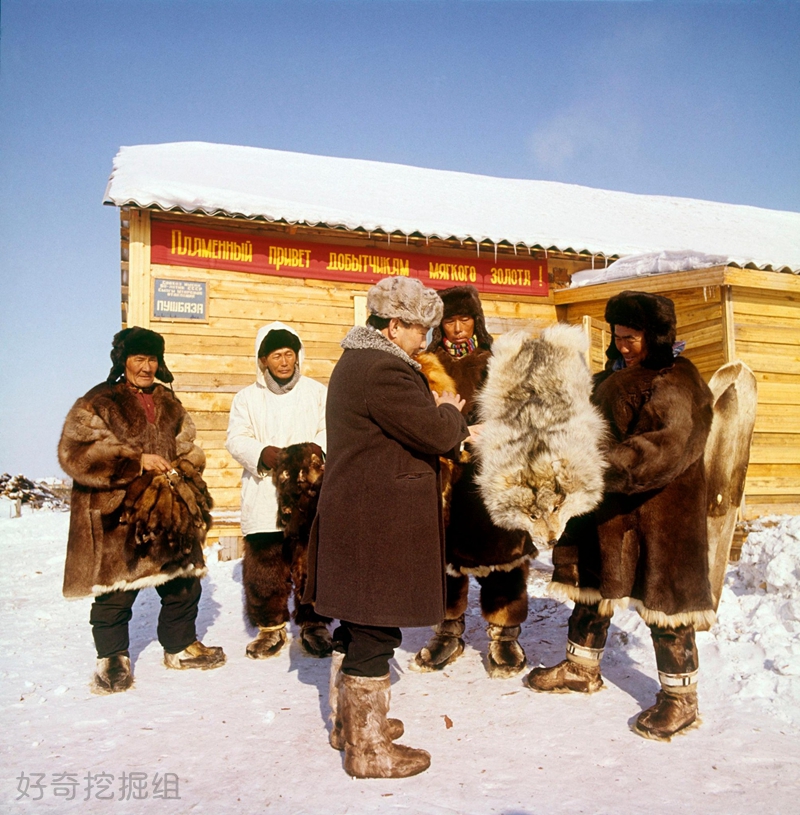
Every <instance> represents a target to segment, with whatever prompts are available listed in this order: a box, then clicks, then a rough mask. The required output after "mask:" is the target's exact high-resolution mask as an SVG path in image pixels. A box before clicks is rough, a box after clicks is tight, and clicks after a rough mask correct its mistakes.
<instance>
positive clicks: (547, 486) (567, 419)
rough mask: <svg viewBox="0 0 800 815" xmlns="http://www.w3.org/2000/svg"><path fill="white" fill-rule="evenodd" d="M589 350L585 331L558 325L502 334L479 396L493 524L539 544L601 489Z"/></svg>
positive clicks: (482, 471) (482, 468)
mask: <svg viewBox="0 0 800 815" xmlns="http://www.w3.org/2000/svg"><path fill="white" fill-rule="evenodd" d="M586 348H587V339H586V337H585V335H584V333H583V331H582V330H581V329H580V328H577V327H573V326H568V325H566V324H562V323H557V324H555V325H552V326H549V327H548V328H546V329H545V330H544V331H543V332H542V334H541V336H540V337H539V338H538V339H533V338H532V337H531V336H530V335H528V334H526V333H524V332H521V331H515V332H510V333H508V334H504V335H503V336H501V337H500V338H499V339H498V340H496V341H495V344H494V347H493V349H492V350H493V352H494V355H493V357H492V359H491V360H490V362H489V369H488V377H487V380H486V384H485V386H484V387H483V390H482V391H481V393H480V395H479V397H478V408H479V413H480V417H481V421H482V422H483V423H484V428H483V433H482V435H481V439H480V442H479V444H478V454H479V471H478V478H477V481H478V486H479V488H480V491H481V494H482V496H483V500H484V502H485V504H486V508H487V509H488V510H489V513H490V515H491V517H492V520H493V521H494V522H495V523H496V524H497V525H498V526H500V527H503V528H504V529H524V530H527V531H528V532H529V533H530V535H531V537H532V538H533V542H534V543H535V544H536V545H537V546H542V545H544V546H549V545H552V544H553V543H554V542H555V541H556V540H558V538H559V537H560V535H561V533H562V532H563V530H564V526H565V525H566V523H567V521H568V520H569V518H571V517H572V516H573V515H582V514H583V513H585V512H588V511H590V510H591V509H593V508H594V507H595V506H596V505H597V504H598V503H599V502H600V499H601V497H602V494H603V470H604V460H603V453H602V446H603V443H604V438H605V435H606V425H605V422H604V420H603V419H602V417H601V416H600V413H599V412H598V411H597V409H596V408H595V407H594V406H593V405H592V404H591V402H590V397H591V393H592V377H591V374H590V373H589V370H588V368H587V366H586V363H585V360H584V356H583V355H584V354H585V352H586Z"/></svg>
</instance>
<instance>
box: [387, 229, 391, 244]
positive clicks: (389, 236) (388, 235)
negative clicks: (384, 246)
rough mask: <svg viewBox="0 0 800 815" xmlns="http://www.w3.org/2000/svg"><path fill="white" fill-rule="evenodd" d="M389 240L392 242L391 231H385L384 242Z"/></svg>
mask: <svg viewBox="0 0 800 815" xmlns="http://www.w3.org/2000/svg"><path fill="white" fill-rule="evenodd" d="M391 242H392V233H391V232H387V233H386V243H391Z"/></svg>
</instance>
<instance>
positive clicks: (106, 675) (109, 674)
mask: <svg viewBox="0 0 800 815" xmlns="http://www.w3.org/2000/svg"><path fill="white" fill-rule="evenodd" d="M132 685H133V674H132V673H131V658H130V657H129V656H128V654H127V653H125V654H113V655H112V656H110V657H98V659H97V666H96V668H95V671H94V676H93V677H92V686H91V690H92V693H98V694H108V693H121V692H122V691H126V690H128V688H130V687H131V686H132Z"/></svg>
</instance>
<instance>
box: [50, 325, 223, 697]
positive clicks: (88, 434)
mask: <svg viewBox="0 0 800 815" xmlns="http://www.w3.org/2000/svg"><path fill="white" fill-rule="evenodd" d="M111 361H112V363H113V366H112V368H111V372H110V374H109V375H108V378H107V380H106V381H105V382H103V383H101V384H100V385H97V386H95V387H94V388H92V389H91V390H90V391H89V392H88V393H87V394H86V395H85V396H82V397H81V398H80V399H78V401H77V402H76V403H75V405H74V406H73V407H72V409H71V410H70V412H69V414H68V415H67V418H66V421H65V423H64V429H63V432H62V434H61V440H60V442H59V445H58V460H59V463H60V464H61V467H62V468H63V470H64V472H66V473H67V474H68V475H69V476H71V477H72V479H73V485H72V499H71V504H70V526H69V540H68V543H67V561H66V566H65V569H64V595H65V596H66V597H70V598H72V597H85V596H87V595H94V602H93V603H92V609H91V614H90V618H89V619H90V622H91V624H92V634H93V636H94V641H95V646H96V648H97V669H96V672H95V675H94V679H93V686H92V690H93V691H94V692H96V693H115V692H119V691H125V690H128V688H130V687H131V685H132V684H133V676H132V675H131V662H130V655H129V653H128V643H129V640H128V622H129V620H130V619H131V615H132V612H131V607H132V606H133V602H134V600H135V599H136V595H137V594H138V591H139V589H141V588H144V587H146V586H154V587H155V588H156V591H157V592H158V593H159V595H160V596H161V612H160V614H159V618H158V640H159V642H160V643H161V645H162V646H163V648H164V663H165V665H166V666H167V667H168V668H178V669H184V668H201V669H206V668H217V667H219V666H220V665H223V664H224V663H225V654H224V653H223V651H222V648H216V647H214V648H209V647H206V646H205V645H203V644H202V643H201V642H199V641H198V639H197V632H196V629H195V619H196V617H197V606H198V603H199V601H200V594H201V588H200V578H201V577H203V575H205V573H206V566H205V561H204V559H203V544H204V542H205V536H206V532H207V530H208V526H209V525H210V522H211V516H210V509H211V496H210V495H209V494H208V490H207V489H206V485H205V482H204V481H203V479H202V477H201V473H202V470H203V467H204V466H205V455H204V454H203V451H202V450H201V449H200V448H199V447H198V446H197V445H196V444H195V443H194V438H195V428H194V422H192V419H191V417H190V416H189V414H188V413H187V412H186V411H185V410H184V408H183V406H182V405H181V403H180V402H179V401H178V399H177V398H176V396H175V394H174V393H173V392H172V389H171V388H165V387H164V386H163V385H160V384H158V383H157V382H156V379H160V380H161V381H162V382H166V383H170V382H172V380H173V376H172V374H171V373H170V372H169V369H168V368H167V366H166V364H165V362H164V339H163V337H162V336H161V335H160V334H157V333H156V332H155V331H150V330H148V329H146V328H139V327H132V328H126V329H124V330H122V331H120V332H119V333H118V334H116V335H115V337H114V343H113V348H112V351H111Z"/></svg>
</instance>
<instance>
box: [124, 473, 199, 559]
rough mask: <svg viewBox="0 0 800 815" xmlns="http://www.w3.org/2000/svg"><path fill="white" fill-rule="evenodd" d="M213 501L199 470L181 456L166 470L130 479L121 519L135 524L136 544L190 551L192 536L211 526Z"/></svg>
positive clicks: (134, 538) (125, 522)
mask: <svg viewBox="0 0 800 815" xmlns="http://www.w3.org/2000/svg"><path fill="white" fill-rule="evenodd" d="M213 504H214V502H213V500H212V498H211V495H210V494H209V492H208V487H207V486H206V482H205V481H203V478H202V476H201V475H200V473H199V472H198V470H197V469H196V468H195V467H194V466H193V465H192V464H191V463H190V462H189V461H186V460H185V459H182V460H181V461H179V462H177V463H176V464H175V466H174V468H173V469H172V470H170V472H168V473H166V474H162V473H155V472H152V471H150V472H144V473H142V474H141V475H140V476H139V477H138V478H136V479H134V480H133V481H132V482H131V484H130V485H129V486H128V489H127V492H126V494H125V499H124V501H123V503H122V512H121V514H120V522H121V523H123V524H130V525H132V526H133V527H134V535H133V540H134V543H135V545H136V546H137V547H138V546H151V545H153V544H157V545H159V546H166V547H167V548H168V549H184V550H186V551H191V547H190V546H189V544H190V541H191V539H194V538H195V537H196V536H198V535H200V536H201V537H204V536H205V533H206V532H207V531H208V529H209V527H210V526H211V508H212V506H213ZM187 546H189V549H188V550H187V549H186V547H187Z"/></svg>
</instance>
